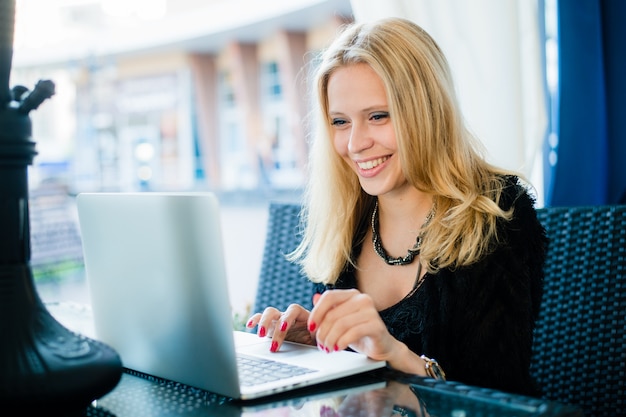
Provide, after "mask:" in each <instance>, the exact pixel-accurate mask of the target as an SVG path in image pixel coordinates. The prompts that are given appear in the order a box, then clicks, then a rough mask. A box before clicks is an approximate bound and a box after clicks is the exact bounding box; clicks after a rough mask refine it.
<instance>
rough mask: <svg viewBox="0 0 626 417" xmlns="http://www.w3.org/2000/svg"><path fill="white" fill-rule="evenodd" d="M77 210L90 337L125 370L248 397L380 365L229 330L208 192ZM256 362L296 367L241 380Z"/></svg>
mask: <svg viewBox="0 0 626 417" xmlns="http://www.w3.org/2000/svg"><path fill="white" fill-rule="evenodd" d="M77 206H78V216H79V224H80V231H81V237H82V244H83V254H84V261H85V271H86V276H87V283H88V287H89V294H90V297H91V307H92V311H93V319H94V328H95V337H96V338H97V339H99V340H101V341H103V342H104V343H107V344H108V345H110V346H111V347H113V348H114V349H115V350H116V351H117V352H118V353H119V355H120V357H121V359H122V363H123V365H124V366H125V367H126V368H129V369H132V370H135V371H139V372H142V373H146V374H150V375H154V376H157V377H161V378H165V379H169V380H173V381H177V382H181V383H184V384H187V385H191V386H194V387H198V388H201V389H205V390H208V391H212V392H216V393H218V394H222V395H225V396H228V397H232V398H237V399H254V398H259V397H263V396H267V395H270V394H274V393H279V392H283V391H286V390H289V389H293V388H300V387H304V386H307V385H312V384H319V383H321V382H325V381H329V380H333V379H338V378H341V377H346V376H350V375H354V374H357V373H361V372H366V371H369V370H373V369H376V368H381V367H383V366H385V362H381V361H374V360H371V359H369V358H367V357H366V356H364V355H361V354H358V353H355V352H349V351H342V352H334V353H331V354H327V353H324V352H322V351H320V350H318V349H317V348H316V347H313V346H306V345H300V344H294V343H285V344H284V345H283V346H282V347H281V349H280V351H279V352H276V353H271V352H270V351H269V346H270V343H271V341H270V340H269V339H267V338H259V337H258V336H257V335H256V334H250V333H246V332H238V331H233V316H232V314H233V312H232V309H231V306H230V297H229V293H228V281H227V277H226V268H225V261H224V254H223V247H222V232H221V219H220V211H219V210H220V209H219V203H218V200H217V198H216V196H215V195H214V194H212V193H156V192H149V193H82V194H79V195H78V197H77ZM242 261H245V260H242ZM259 359H262V360H266V361H267V360H271V361H273V362H284V363H286V364H287V365H291V366H293V367H296V369H295V370H285V371H282V370H281V371H280V372H279V371H276V370H273V371H270V376H272V375H273V376H276V375H278V374H279V373H283V372H284V374H285V375H286V376H285V377H284V378H283V379H278V380H277V379H274V380H271V379H268V380H267V381H264V378H265V377H264V376H263V375H262V372H261V369H262V366H261V365H259V364H256V365H253V366H254V367H253V369H254V370H253V371H252V372H251V373H248V374H247V376H246V375H242V374H241V372H240V370H241V367H242V366H243V365H242V362H248V361H255V360H259ZM263 366H265V365H263ZM272 366H276V364H272ZM250 377H251V378H252V380H253V382H254V383H250V382H249V381H248V380H249V379H250Z"/></svg>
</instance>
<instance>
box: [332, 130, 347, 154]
mask: <svg viewBox="0 0 626 417" xmlns="http://www.w3.org/2000/svg"><path fill="white" fill-rule="evenodd" d="M348 142H349V136H348V135H347V134H345V133H344V132H343V131H336V132H335V133H334V134H333V148H334V149H335V152H337V153H338V154H339V155H340V156H342V157H344V158H345V157H346V156H348Z"/></svg>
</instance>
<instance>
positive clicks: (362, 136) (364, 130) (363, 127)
mask: <svg viewBox="0 0 626 417" xmlns="http://www.w3.org/2000/svg"><path fill="white" fill-rule="evenodd" d="M373 144H374V140H373V138H372V137H371V135H370V132H369V129H368V126H367V124H361V123H354V122H353V123H352V130H351V131H350V140H349V141H348V151H349V152H350V153H352V154H358V153H360V152H363V151H364V150H366V149H369V148H370V147H371V146H372V145H373Z"/></svg>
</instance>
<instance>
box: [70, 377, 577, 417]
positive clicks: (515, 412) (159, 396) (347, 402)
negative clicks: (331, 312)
mask: <svg viewBox="0 0 626 417" xmlns="http://www.w3.org/2000/svg"><path fill="white" fill-rule="evenodd" d="M82 415H85V416H109V417H111V416H129V417H130V416H132V417H140V416H151V417H156V416H189V417H191V416H250V417H252V416H257V417H265V416H320V417H338V416H345V417H348V416H372V417H379V416H408V417H411V416H433V417H434V416H448V417H470V416H518V417H522V416H582V412H581V411H580V410H579V409H577V408H573V407H570V406H565V405H561V404H557V403H553V402H549V401H543V400H539V399H534V398H529V397H523V396H517V395H510V394H506V393H503V392H499V391H493V390H488V389H482V388H476V387H469V386H466V385H462V384H458V383H455V382H451V381H448V382H441V381H435V380H432V379H427V378H420V377H415V376H409V375H404V374H399V373H396V372H394V371H391V370H379V371H374V372H370V373H367V374H363V375H359V376H356V377H350V378H345V379H342V380H338V381H334V382H332V383H326V384H323V385H321V386H318V387H312V388H307V389H301V390H299V391H294V392H291V393H287V394H280V395H275V396H272V397H269V398H265V399H261V400H255V401H236V400H233V399H229V398H226V397H221V396H219V395H216V394H213V393H210V392H207V391H203V390H200V389H197V388H193V387H189V386H186V385H183V384H179V383H176V382H174V381H168V380H164V379H160V378H156V377H152V376H147V375H143V374H139V373H136V372H133V371H130V370H128V371H126V372H125V373H124V374H123V375H122V379H121V381H120V383H119V384H118V385H117V386H116V387H115V389H113V391H111V392H110V393H108V394H107V395H105V396H103V397H102V398H101V399H99V400H97V401H96V402H95V403H94V404H93V405H91V406H90V407H88V409H86V410H85V411H84V413H83V414H82Z"/></svg>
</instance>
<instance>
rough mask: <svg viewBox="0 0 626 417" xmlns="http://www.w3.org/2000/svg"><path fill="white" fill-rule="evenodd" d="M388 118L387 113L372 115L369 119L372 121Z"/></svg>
mask: <svg viewBox="0 0 626 417" xmlns="http://www.w3.org/2000/svg"><path fill="white" fill-rule="evenodd" d="M388 117H389V113H374V114H372V116H371V119H372V120H374V121H377V120H383V119H387V118H388Z"/></svg>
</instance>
